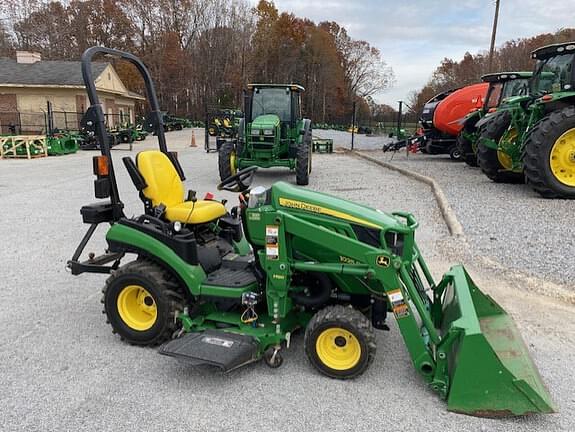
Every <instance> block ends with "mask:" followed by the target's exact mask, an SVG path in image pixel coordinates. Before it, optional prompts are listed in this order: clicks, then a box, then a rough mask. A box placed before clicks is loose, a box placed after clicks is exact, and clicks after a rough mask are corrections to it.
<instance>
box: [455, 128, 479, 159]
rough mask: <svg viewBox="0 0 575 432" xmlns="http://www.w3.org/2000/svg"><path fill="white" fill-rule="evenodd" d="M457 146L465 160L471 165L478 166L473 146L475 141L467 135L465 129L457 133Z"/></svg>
mask: <svg viewBox="0 0 575 432" xmlns="http://www.w3.org/2000/svg"><path fill="white" fill-rule="evenodd" d="M456 142H457V148H459V151H460V152H461V157H462V158H463V161H464V162H465V163H466V164H467V165H469V166H470V167H476V166H477V156H476V155H475V149H474V148H473V142H472V141H470V140H469V139H467V138H466V137H465V135H464V134H463V131H461V132H459V134H458V135H457V141H456Z"/></svg>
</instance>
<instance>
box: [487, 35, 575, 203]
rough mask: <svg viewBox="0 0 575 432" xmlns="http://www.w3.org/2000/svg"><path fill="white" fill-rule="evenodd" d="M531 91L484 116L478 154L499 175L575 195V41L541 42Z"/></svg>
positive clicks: (552, 193) (546, 191)
mask: <svg viewBox="0 0 575 432" xmlns="http://www.w3.org/2000/svg"><path fill="white" fill-rule="evenodd" d="M532 57H533V58H534V59H536V60H537V64H536V66H535V70H534V72H533V77H532V79H531V83H530V94H529V95H527V96H517V97H515V98H511V99H508V100H507V103H506V104H505V108H504V109H500V110H498V112H496V113H495V114H493V115H492V116H488V117H487V118H485V119H484V120H482V121H481V122H483V123H484V126H483V132H482V134H481V136H480V138H479V146H478V159H479V165H480V167H481V169H482V171H483V172H484V173H485V174H486V175H487V176H488V177H489V178H490V179H492V180H494V181H508V180H509V176H510V175H515V176H521V177H522V176H523V174H524V175H525V180H526V181H527V183H528V184H529V185H530V186H531V187H532V188H533V189H534V190H535V191H537V192H538V193H539V194H541V195H542V196H544V197H546V198H575V42H568V43H562V44H555V45H549V46H545V47H541V48H539V49H537V50H535V51H533V53H532Z"/></svg>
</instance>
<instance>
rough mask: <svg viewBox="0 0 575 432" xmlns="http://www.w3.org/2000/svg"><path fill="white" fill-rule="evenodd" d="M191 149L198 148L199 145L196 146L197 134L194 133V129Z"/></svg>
mask: <svg viewBox="0 0 575 432" xmlns="http://www.w3.org/2000/svg"><path fill="white" fill-rule="evenodd" d="M190 147H197V145H196V134H195V133H194V130H193V129H192V143H191V144H190Z"/></svg>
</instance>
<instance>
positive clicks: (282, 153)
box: [218, 84, 313, 185]
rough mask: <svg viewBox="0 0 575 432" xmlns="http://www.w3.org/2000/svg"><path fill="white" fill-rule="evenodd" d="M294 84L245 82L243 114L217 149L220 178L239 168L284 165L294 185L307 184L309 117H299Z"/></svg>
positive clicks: (297, 89)
mask: <svg viewBox="0 0 575 432" xmlns="http://www.w3.org/2000/svg"><path fill="white" fill-rule="evenodd" d="M303 91H304V88H303V87H301V86H299V85H296V84H249V85H248V92H247V94H246V97H245V109H244V112H245V118H243V119H241V121H240V123H239V128H238V137H237V139H236V140H227V141H226V142H225V143H223V144H222V146H221V147H220V149H219V158H218V164H219V171H220V178H221V180H222V181H223V180H225V179H227V178H228V177H230V176H232V175H235V174H236V173H237V172H238V171H239V170H242V169H244V168H248V167H253V166H257V167H260V168H271V167H285V168H289V169H290V170H292V171H295V174H296V182H297V184H298V185H307V184H308V182H309V174H310V173H311V161H312V157H311V155H312V145H313V143H312V129H311V120H309V119H305V118H303V117H302V113H301V93H302V92H303Z"/></svg>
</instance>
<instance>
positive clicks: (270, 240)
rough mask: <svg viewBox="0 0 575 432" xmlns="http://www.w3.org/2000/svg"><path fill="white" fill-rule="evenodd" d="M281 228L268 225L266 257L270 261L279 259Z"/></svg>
mask: <svg viewBox="0 0 575 432" xmlns="http://www.w3.org/2000/svg"><path fill="white" fill-rule="evenodd" d="M278 236H279V226H277V225H266V257H267V259H270V260H277V259H279V255H280V248H279V241H278Z"/></svg>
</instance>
